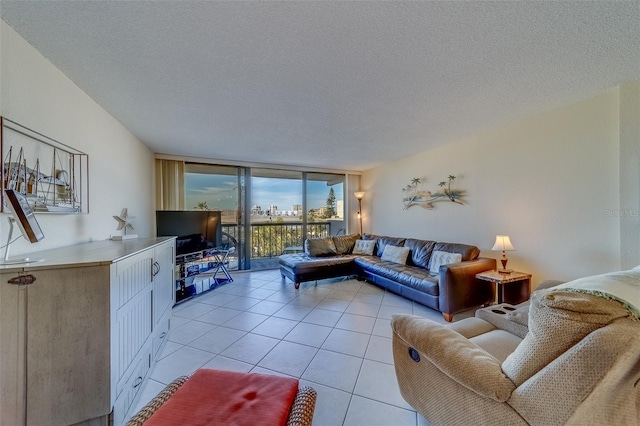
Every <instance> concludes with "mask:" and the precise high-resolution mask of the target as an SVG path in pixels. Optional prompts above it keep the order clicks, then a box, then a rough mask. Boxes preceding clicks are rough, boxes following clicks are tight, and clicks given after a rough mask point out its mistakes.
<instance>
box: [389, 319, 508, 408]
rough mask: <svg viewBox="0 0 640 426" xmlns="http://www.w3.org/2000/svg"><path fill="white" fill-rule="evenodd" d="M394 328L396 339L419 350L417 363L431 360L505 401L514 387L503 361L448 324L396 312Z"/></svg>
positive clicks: (461, 381) (469, 384)
mask: <svg viewBox="0 0 640 426" xmlns="http://www.w3.org/2000/svg"><path fill="white" fill-rule="evenodd" d="M391 328H392V330H393V339H401V340H402V341H403V342H404V343H405V344H406V345H407V346H408V347H409V348H413V349H415V350H416V351H418V354H419V355H420V358H421V360H420V361H418V362H430V363H432V364H433V365H435V366H436V367H437V368H438V369H439V370H440V371H442V372H443V373H444V374H446V375H447V376H448V377H450V378H451V379H452V380H454V381H456V382H458V383H459V384H461V385H462V386H464V387H466V388H467V389H469V390H471V391H473V392H475V393H477V394H479V395H481V396H484V397H487V398H491V399H493V400H495V401H498V402H504V401H506V400H507V399H508V398H509V397H510V396H511V393H512V392H513V390H514V389H515V385H514V384H513V382H512V381H511V380H510V379H509V378H508V377H507V376H505V374H504V373H503V372H502V368H501V364H500V361H498V360H497V359H496V358H494V357H493V356H492V355H490V354H489V353H488V352H486V351H485V350H484V349H482V348H480V347H479V346H477V345H476V344H475V343H473V342H471V341H470V340H469V339H467V338H466V337H464V336H462V335H461V334H460V333H458V332H456V331H454V330H451V329H450V328H449V327H447V326H445V325H442V324H438V323H436V322H434V321H431V320H428V319H425V318H421V317H416V316H412V315H393V317H392V318H391ZM406 356H407V357H409V356H410V355H409V354H408V353H407V354H406ZM422 358H425V359H422ZM414 360H415V359H414Z"/></svg>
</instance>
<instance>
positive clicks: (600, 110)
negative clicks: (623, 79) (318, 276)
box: [362, 90, 640, 286]
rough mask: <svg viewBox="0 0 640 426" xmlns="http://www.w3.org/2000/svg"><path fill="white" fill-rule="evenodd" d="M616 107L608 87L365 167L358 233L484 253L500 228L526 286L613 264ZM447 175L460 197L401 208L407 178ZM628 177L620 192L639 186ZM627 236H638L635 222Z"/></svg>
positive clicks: (433, 179) (616, 263)
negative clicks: (528, 280)
mask: <svg viewBox="0 0 640 426" xmlns="http://www.w3.org/2000/svg"><path fill="white" fill-rule="evenodd" d="M619 107H620V91H619V90H614V91H611V92H609V93H606V94H604V95H601V96H598V97H595V98H592V99H588V100H585V101H583V102H580V103H577V104H574V105H571V106H568V107H565V108H562V109H559V110H556V111H552V112H549V113H545V114H542V115H539V116H536V117H532V118H529V119H526V120H523V121H521V122H518V123H515V124H512V125H509V126H505V127H503V128H500V129H496V130H493V131H491V132H487V133H483V134H480V135H477V136H474V137H471V138H468V139H465V140H461V141H458V142H456V143H453V144H450V145H447V146H443V147H440V148H437V149H432V150H429V151H425V152H422V153H420V154H418V155H415V156H412V157H409V158H405V159H402V160H399V161H396V162H394V163H391V164H387V165H384V166H381V167H378V168H374V169H371V170H368V171H366V172H365V173H364V174H363V176H362V188H363V190H365V191H367V198H366V199H365V200H364V206H363V210H364V212H365V232H366V231H369V232H373V233H377V234H383V235H393V236H412V237H417V238H425V239H432V240H437V241H447V242H463V243H469V244H474V245H477V246H478V247H479V248H480V249H481V250H482V256H487V257H494V258H499V257H500V255H501V253H499V252H493V251H491V250H490V249H491V247H492V245H493V242H494V240H495V235H496V234H507V235H510V237H511V241H512V243H513V244H514V246H515V248H516V250H517V251H514V252H510V253H508V257H509V259H510V261H509V267H511V268H514V269H516V270H520V271H527V272H531V273H533V274H534V276H533V284H534V286H535V285H537V284H538V283H540V281H542V280H544V279H573V278H576V277H581V276H586V275H590V274H596V273H603V272H606V271H611V270H616V269H619V268H620V267H621V259H620V258H621V255H620V251H621V242H620V241H621V239H620V218H619V216H618V215H617V214H616V213H615V212H617V211H618V210H619V208H620V205H621V204H620V176H621V173H620V158H619V153H620V138H619V126H620V113H619ZM636 121H637V116H636ZM635 143H636V144H637V143H638V141H637V139H636V142H635ZM634 161H635V162H636V167H637V162H638V161H639V160H638V157H637V156H636V157H635V160H634ZM449 174H453V175H455V176H457V180H456V185H457V188H459V189H463V190H466V193H467V196H466V197H465V201H466V205H464V206H461V205H456V204H453V203H451V202H440V203H436V205H435V208H434V209H433V210H424V209H422V208H420V207H411V208H409V209H407V210H405V211H403V205H402V202H401V197H402V193H401V189H402V188H403V187H404V186H405V185H407V184H408V183H409V181H410V179H411V178H413V177H423V178H426V179H427V181H426V184H425V185H424V188H425V189H429V190H434V189H437V184H438V182H440V181H442V180H446V178H447V176H448V175H449ZM635 176H636V177H637V174H636V175H635ZM630 185H631V186H632V188H627V189H626V191H627V192H633V191H635V194H637V193H638V192H639V191H640V188H639V182H638V180H636V181H635V182H633V183H631V184H630ZM636 200H637V198H636ZM635 208H637V205H636V207H635ZM635 219H636V220H637V218H635ZM632 238H635V240H636V241H638V239H640V235H639V234H638V231H637V228H636V231H635V236H633V237H632ZM636 260H637V261H638V262H637V263H640V259H638V258H636Z"/></svg>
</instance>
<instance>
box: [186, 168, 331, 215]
mask: <svg viewBox="0 0 640 426" xmlns="http://www.w3.org/2000/svg"><path fill="white" fill-rule="evenodd" d="M252 182H253V187H252V191H253V192H252V201H251V206H254V205H256V204H257V205H259V206H261V207H262V208H263V209H265V210H266V209H268V208H269V206H270V205H271V204H275V205H276V206H278V210H291V209H292V208H293V205H294V204H302V183H301V181H299V180H294V179H273V178H258V177H254V178H252ZM185 187H186V206H185V207H186V208H187V209H192V208H193V207H194V206H195V205H196V204H197V203H198V202H204V201H206V202H207V206H209V208H212V209H221V210H223V209H235V208H237V204H236V203H237V193H238V192H237V181H236V178H235V176H222V175H208V174H199V173H185ZM343 187H344V186H343V185H334V186H333V190H334V192H335V195H336V201H337V200H341V199H342V197H343ZM330 188H331V187H329V186H327V185H326V183H325V182H317V181H309V182H308V187H307V195H308V198H309V208H318V207H323V206H325V205H326V204H327V197H328V196H329V190H330Z"/></svg>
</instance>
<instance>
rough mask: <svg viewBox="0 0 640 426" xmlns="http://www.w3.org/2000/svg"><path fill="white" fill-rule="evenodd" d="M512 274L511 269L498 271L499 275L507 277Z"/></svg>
mask: <svg viewBox="0 0 640 426" xmlns="http://www.w3.org/2000/svg"><path fill="white" fill-rule="evenodd" d="M512 272H513V269H498V273H499V274H505V275H509V274H510V273H512Z"/></svg>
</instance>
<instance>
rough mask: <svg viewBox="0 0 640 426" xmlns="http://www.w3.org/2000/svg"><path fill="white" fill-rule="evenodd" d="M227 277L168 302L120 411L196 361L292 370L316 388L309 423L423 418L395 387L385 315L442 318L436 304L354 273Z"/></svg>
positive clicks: (388, 424) (387, 423) (416, 421)
mask: <svg viewBox="0 0 640 426" xmlns="http://www.w3.org/2000/svg"><path fill="white" fill-rule="evenodd" d="M233 277H234V281H233V282H232V283H228V284H225V285H223V286H220V287H218V288H216V289H214V290H212V291H210V292H208V293H205V294H202V295H200V296H198V297H196V298H194V299H192V300H189V301H187V302H185V303H182V304H180V305H178V306H176V307H175V308H173V314H172V318H171V332H170V334H169V338H168V341H167V342H166V344H165V346H164V349H163V351H162V353H161V354H160V357H159V360H158V362H157V364H156V366H155V367H154V369H153V370H152V371H151V373H150V379H149V380H148V381H147V382H146V384H145V387H144V389H143V390H142V391H141V393H140V396H139V398H138V401H136V402H135V403H134V406H133V409H132V411H131V413H130V415H132V414H134V413H135V412H137V411H138V410H139V409H140V408H141V407H142V406H143V405H144V404H146V403H147V402H148V401H149V400H150V399H151V398H153V396H155V395H156V394H157V393H158V392H159V391H161V390H162V389H163V388H164V386H165V385H166V384H168V383H169V382H171V381H172V380H173V379H174V378H176V377H178V376H181V375H187V374H191V373H193V372H194V371H195V370H196V369H198V368H200V367H205V368H217V369H223V370H232V371H243V372H249V371H252V372H260V373H267V374H276V375H286V376H292V377H296V378H299V379H300V382H301V385H309V386H312V387H313V388H314V389H315V390H316V391H317V392H318V399H317V403H316V409H315V415H314V422H313V424H314V425H327V426H334V425H363V426H364V425H366V426H373V425H384V426H395V425H398V426H401V425H411V426H424V425H427V422H426V421H425V420H424V419H423V418H422V417H421V416H420V415H419V414H417V413H416V412H415V411H414V410H413V409H412V408H411V407H410V406H409V405H408V404H407V403H406V402H405V401H404V399H403V398H402V396H400V391H399V389H398V384H397V382H396V377H395V371H394V367H393V356H392V352H391V328H390V325H389V320H390V318H391V315H392V314H394V313H408V314H415V315H420V316H424V317H427V318H430V319H433V320H435V321H438V322H444V320H443V318H442V315H441V314H440V313H439V312H436V311H434V310H432V309H429V308H427V307H425V306H423V305H420V304H418V303H414V302H411V301H409V300H407V299H404V298H402V297H400V296H397V295H395V294H393V293H389V292H386V291H384V290H382V289H380V288H379V287H376V286H374V285H372V284H369V283H365V282H360V281H357V280H355V279H344V280H323V281H317V282H309V283H303V284H302V285H301V286H300V289H299V290H295V288H294V287H293V283H292V282H291V281H289V280H286V282H285V283H283V282H282V280H281V278H280V273H279V272H278V271H277V270H270V271H259V272H242V273H234V274H233ZM468 315H473V312H471V313H469V314H467V315H465V314H462V315H457V316H456V320H457V319H459V318H461V317H464V316H468Z"/></svg>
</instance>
